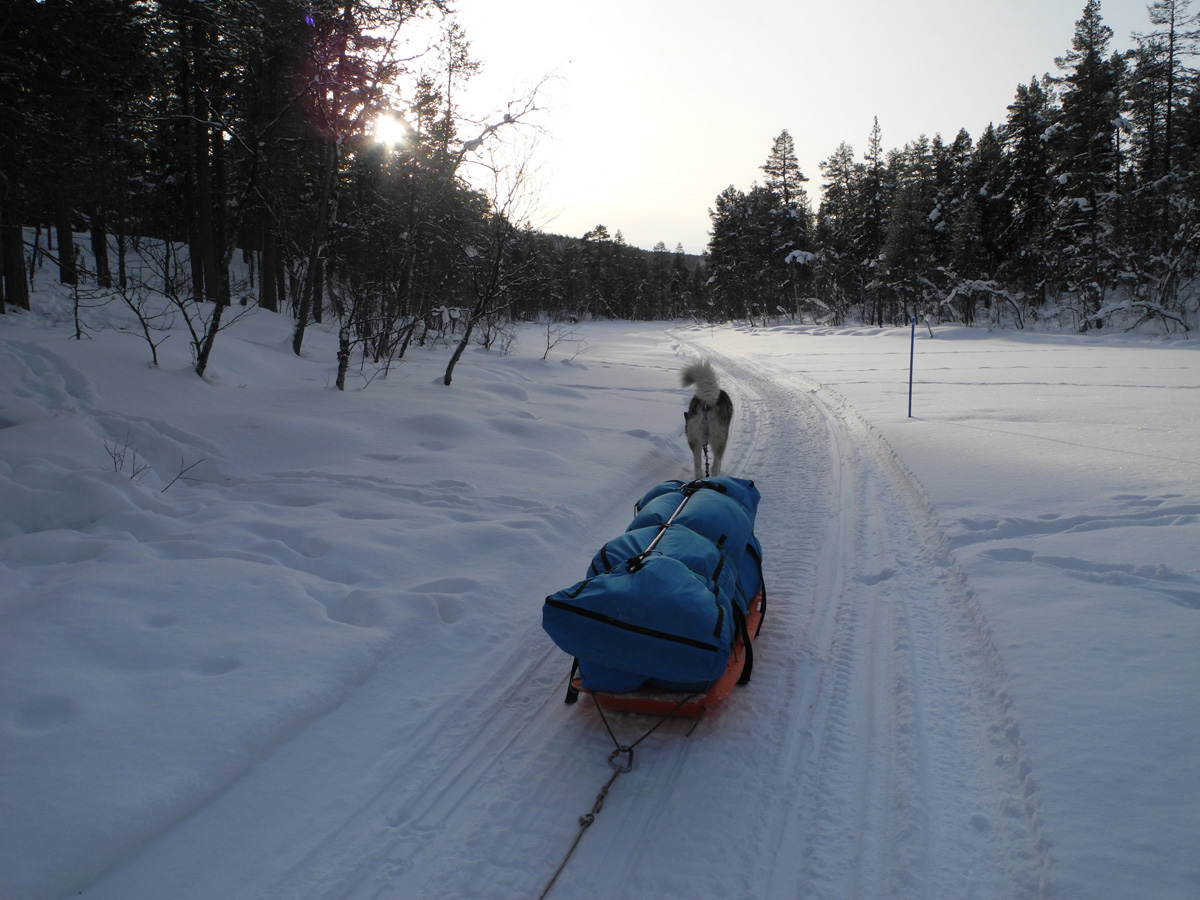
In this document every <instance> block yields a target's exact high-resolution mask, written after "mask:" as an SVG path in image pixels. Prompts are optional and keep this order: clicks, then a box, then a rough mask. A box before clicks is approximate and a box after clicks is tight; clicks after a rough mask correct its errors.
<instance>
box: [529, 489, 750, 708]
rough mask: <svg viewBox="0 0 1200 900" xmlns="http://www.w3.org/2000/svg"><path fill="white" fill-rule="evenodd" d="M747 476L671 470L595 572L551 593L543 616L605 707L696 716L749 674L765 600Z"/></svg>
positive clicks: (581, 680)
mask: <svg viewBox="0 0 1200 900" xmlns="http://www.w3.org/2000/svg"><path fill="white" fill-rule="evenodd" d="M758 500H759V492H758V490H757V488H755V486H754V483H753V482H752V481H747V480H744V479H739V478H729V477H721V478H709V479H702V480H699V481H692V482H681V481H667V482H663V483H662V484H659V485H657V486H655V487H654V488H652V489H651V490H650V491H649V492H647V494H646V495H645V496H644V497H642V499H641V500H640V501H639V502H638V503H637V504H636V506H635V511H636V515H635V516H634V519H633V521H632V522H631V523H630V525H629V527H628V528H627V529H626V531H625V533H624V534H622V535H620V536H619V537H617V538H615V539H614V540H612V541H609V542H608V543H607V544H605V545H604V546H603V547H602V548H600V551H599V552H598V553H597V554H596V556H595V558H594V559H593V560H592V564H591V566H590V568H589V569H588V577H587V578H585V579H584V580H583V581H581V582H579V583H578V584H576V585H574V586H572V587H570V588H566V589H564V590H562V591H558V592H557V593H555V594H551V595H550V596H549V597H547V598H546V602H545V604H544V606H543V608H542V627H543V628H545V630H546V632H547V633H548V634H549V635H550V637H551V638H552V639H553V640H554V642H555V643H556V644H558V646H559V647H560V648H561V649H563V650H565V651H566V652H567V653H569V654H571V655H572V656H574V657H575V663H574V664H573V666H572V669H571V675H570V678H569V682H570V687H569V688H568V692H567V702H568V703H570V702H574V700H575V699H576V698H577V697H578V694H579V692H580V691H584V692H586V693H590V694H592V695H593V697H594V698H595V699H596V702H597V703H599V704H600V705H601V706H602V707H604V708H605V709H614V710H626V711H632V712H645V713H654V714H659V715H674V716H690V717H695V716H698V715H700V714H701V712H702V711H703V710H704V709H705V708H706V707H708V706H711V705H713V704H715V703H718V702H720V701H721V700H723V699H725V698H726V697H728V696H729V694H730V692H731V691H732V689H733V685H734V684H739V683H740V684H745V683H747V682H748V681H749V680H750V674H751V670H752V667H753V658H754V657H753V641H754V638H755V637H756V636H757V634H758V630H759V628H760V627H761V624H762V618H763V615H764V613H765V611H766V592H765V589H764V587H763V582H762V549H761V546H760V544H759V542H758V540H757V538H755V536H754V517H755V514H756V512H757V510H758Z"/></svg>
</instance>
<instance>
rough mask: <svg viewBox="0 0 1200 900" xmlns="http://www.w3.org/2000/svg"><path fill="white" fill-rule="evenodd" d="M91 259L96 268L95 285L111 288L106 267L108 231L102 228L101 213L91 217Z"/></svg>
mask: <svg viewBox="0 0 1200 900" xmlns="http://www.w3.org/2000/svg"><path fill="white" fill-rule="evenodd" d="M92 257H93V259H94V261H95V266H96V284H98V285H100V287H103V288H110V287H112V271H111V270H110V269H109V266H108V229H107V228H105V226H104V216H103V214H101V213H95V214H94V215H93V216H92Z"/></svg>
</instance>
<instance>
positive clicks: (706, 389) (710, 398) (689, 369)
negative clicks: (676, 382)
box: [679, 359, 721, 406]
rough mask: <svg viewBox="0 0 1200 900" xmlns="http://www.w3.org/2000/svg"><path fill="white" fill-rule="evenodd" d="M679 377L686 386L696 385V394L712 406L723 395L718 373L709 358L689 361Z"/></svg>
mask: <svg viewBox="0 0 1200 900" xmlns="http://www.w3.org/2000/svg"><path fill="white" fill-rule="evenodd" d="M679 379H680V381H682V382H683V386H684V387H691V386H692V385H693V384H694V385H695V386H696V396H697V397H699V398H700V401H701V402H702V403H707V404H708V405H709V406H712V405H713V404H715V403H716V402H717V399H718V398H719V397H720V396H721V385H720V384H718V383H717V373H716V372H714V371H713V367H712V364H711V363H709V361H708V360H707V359H702V360H700V361H699V362H693V363H688V364H687V365H686V366H684V367H683V371H682V372H680V373H679Z"/></svg>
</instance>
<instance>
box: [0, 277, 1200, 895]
mask: <svg viewBox="0 0 1200 900" xmlns="http://www.w3.org/2000/svg"><path fill="white" fill-rule="evenodd" d="M35 302H36V303H37V305H38V308H39V310H41V311H42V312H39V313H35V314H33V315H29V314H15V313H14V314H10V315H8V316H6V317H3V318H0V568H2V575H0V622H2V627H0V897H3V898H4V900H31V898H36V900H52V898H60V897H67V896H81V897H84V898H89V900H162V898H171V900H213V898H222V900H242V898H245V900H252V898H263V900H274V898H282V897H294V898H329V900H366V898H383V897H386V898H447V900H450V898H456V900H463V898H488V900H493V898H494V900H508V898H530V897H537V896H538V895H539V893H540V892H541V891H542V889H543V888H544V887H545V885H546V884H547V882H548V881H549V879H550V877H551V876H552V875H553V873H554V871H555V869H556V868H557V867H558V865H559V863H560V862H561V861H562V859H563V858H564V856H565V854H566V852H567V850H568V848H569V847H570V845H571V843H572V841H573V840H574V839H575V836H576V835H577V833H578V830H579V825H578V817H579V816H580V815H581V814H583V813H585V812H587V811H589V810H590V809H591V808H592V806H593V804H594V802H595V798H596V794H597V791H598V790H599V789H600V787H601V786H602V785H603V784H604V783H605V782H606V781H607V780H608V779H609V777H610V769H609V767H608V765H607V763H606V756H607V753H608V750H609V749H610V748H611V745H612V742H611V739H610V738H609V737H608V735H607V734H606V733H605V731H604V728H603V725H602V724H601V723H600V721H599V719H598V718H597V716H596V713H595V711H594V709H592V708H591V707H590V706H589V705H588V704H586V703H580V704H578V705H577V706H574V707H568V706H564V705H563V703H562V689H563V687H564V681H565V677H566V674H567V669H568V664H569V660H568V659H567V658H566V657H565V655H564V654H562V653H561V652H560V651H559V650H558V649H557V648H556V647H554V646H553V644H552V643H551V642H550V641H549V639H548V638H547V637H546V636H545V634H544V633H543V632H542V630H541V628H540V613H541V604H542V600H543V598H544V596H545V595H546V594H548V593H550V592H552V591H554V590H557V589H559V588H561V587H564V586H567V585H568V584H571V583H573V582H574V581H576V580H578V579H579V578H580V577H582V576H583V573H584V570H585V568H586V566H587V564H588V561H589V560H590V558H591V555H592V553H593V552H594V551H595V550H596V549H597V547H598V546H599V545H600V544H601V543H603V542H604V541H605V540H607V539H609V538H611V537H613V536H615V535H616V534H617V533H619V532H620V531H622V530H623V529H624V527H625V525H626V524H627V522H628V520H629V518H630V517H631V515H632V503H633V501H634V500H635V499H637V498H638V497H639V496H641V494H642V493H644V491H645V490H646V489H647V488H648V487H650V486H651V485H653V484H654V483H656V482H658V481H661V480H664V479H667V478H681V477H688V472H689V468H690V454H689V453H688V452H687V448H686V446H685V443H684V440H683V437H682V424H683V419H682V416H681V411H682V408H683V406H684V404H685V402H686V398H687V393H686V392H685V391H683V390H681V389H680V388H679V387H678V383H677V374H676V373H677V370H678V368H679V367H680V365H681V363H682V361H683V360H684V359H685V358H688V357H692V356H701V355H703V356H708V357H709V358H711V359H712V360H713V362H714V364H715V365H716V367H717V368H718V370H719V371H720V373H721V375H722V378H723V381H724V386H725V387H726V388H727V389H728V390H729V392H730V393H731V394H732V395H733V396H734V399H735V403H736V404H737V406H738V414H737V420H736V429H735V438H734V441H733V444H732V446H731V450H730V453H729V470H730V474H735V475H740V476H743V477H750V478H754V479H755V480H756V482H757V484H758V486H759V488H760V489H761V491H762V495H763V500H762V505H761V507H760V511H759V517H758V525H757V533H758V536H759V538H760V539H761V541H762V543H763V546H764V553H765V562H766V580H767V584H768V588H769V600H770V607H769V610H768V617H767V620H766V623H765V625H764V628H763V631H762V635H761V638H760V642H759V643H758V644H757V645H756V666H755V677H754V681H753V682H752V683H751V684H750V685H749V686H747V687H745V688H742V689H739V690H738V691H737V692H736V693H735V694H734V696H733V697H731V698H730V700H729V701H728V702H727V704H726V705H725V706H724V707H723V708H721V709H719V710H717V711H716V712H715V713H713V714H710V715H709V716H708V717H707V718H706V719H704V720H703V721H702V722H701V724H700V726H699V727H698V729H697V730H696V731H695V732H694V733H693V734H692V735H691V736H690V737H689V736H686V734H685V733H686V728H685V726H683V725H682V723H668V724H667V725H665V726H664V727H662V728H661V729H659V730H658V731H657V732H655V733H654V735H652V736H651V737H650V738H648V739H647V740H646V741H645V742H644V743H642V744H641V745H640V746H639V747H638V751H637V761H636V765H635V768H634V770H633V771H632V772H630V773H629V774H627V775H623V776H621V777H620V778H618V780H617V781H616V783H615V784H614V785H613V788H612V790H611V792H610V793H609V795H608V797H607V798H606V800H605V803H604V807H603V810H602V811H601V812H600V814H599V815H598V816H597V817H596V820H595V824H594V825H593V826H592V827H591V828H590V829H589V830H588V831H587V833H586V834H585V835H584V837H583V839H582V841H580V844H579V847H578V849H577V850H576V851H575V853H574V855H573V856H572V858H571V860H570V862H569V863H568V864H567V866H566V867H565V869H564V870H563V872H562V875H561V876H560V877H559V879H558V881H557V883H556V884H555V885H554V887H553V889H552V891H551V892H550V895H549V896H550V897H553V898H560V900H569V898H591V897H601V896H604V897H614V898H615V897H620V898H656V900H685V898H686V900H694V898H708V897H722V898H724V897H729V898H754V900H760V898H830V900H834V898H837V900H844V898H852V897H859V898H864V900H866V898H882V897H897V898H945V900H963V898H992V900H1008V898H1019V897H1062V898H1086V900H1105V898H1111V900H1128V898H1132V897H1138V898H1159V900H1176V898H1178V900H1184V898H1188V900H1191V898H1195V896H1196V895H1197V891H1198V890H1200V859H1198V855H1197V850H1196V848H1197V846H1200V778H1198V777H1197V772H1198V771H1200V662H1198V661H1200V654H1198V653H1197V651H1198V650H1200V640H1198V638H1200V554H1197V549H1198V548H1200V353H1198V351H1200V342H1197V341H1182V340H1170V341H1165V340H1158V339H1154V338H1149V337H1128V338H1123V337H1087V338H1083V337H1079V336H1075V335H1070V336H1052V335H1045V334H1030V333H1018V334H1012V333H999V332H996V333H990V334H989V333H987V332H986V331H983V330H969V329H960V328H949V327H946V328H941V329H936V330H935V337H933V338H930V336H929V334H928V332H918V335H917V343H916V389H915V397H914V405H913V416H912V417H911V418H909V417H908V415H907V402H908V401H907V368H908V359H909V337H910V336H909V332H907V331H906V330H903V329H900V330H895V329H884V330H881V329H852V328H843V329H819V328H802V327H776V328H767V329H757V330H751V329H738V328H716V329H712V328H695V327H688V326H682V327H674V328H671V327H669V326H666V325H653V324H630V323H605V324H586V325H580V326H578V327H577V328H576V331H577V334H578V336H579V337H581V338H584V339H585V340H586V342H587V344H588V345H589V349H587V350H586V352H583V353H581V354H580V355H578V356H576V357H574V358H569V357H570V356H571V354H572V353H573V352H574V350H575V348H574V347H573V346H569V345H560V346H559V347H556V348H554V349H553V350H551V352H550V354H549V359H548V360H542V359H541V357H542V354H543V352H544V351H545V339H544V335H539V333H538V332H537V330H536V329H533V328H531V329H528V330H526V331H525V332H524V333H523V334H522V336H521V339H520V342H519V343H518V345H517V347H516V349H515V351H514V352H513V353H511V354H509V355H506V356H501V355H499V354H497V353H486V352H482V351H478V352H471V353H469V354H468V355H467V356H466V357H465V358H464V360H463V363H462V364H461V365H460V367H459V368H458V370H457V372H456V377H455V381H454V384H453V386H452V387H450V388H446V387H444V386H443V385H442V384H441V374H442V371H443V369H444V367H445V363H446V360H447V357H448V354H449V351H448V349H447V348H445V347H437V348H419V347H414V348H412V350H411V351H410V353H409V356H408V358H407V359H406V360H405V361H404V362H403V363H401V364H399V365H397V366H396V367H395V368H393V370H392V371H391V372H390V374H388V375H387V376H386V377H383V376H380V377H376V378H374V379H373V380H370V382H369V384H368V383H367V379H366V378H360V379H358V380H356V381H352V383H351V385H350V389H349V390H347V391H346V392H345V393H340V392H338V391H336V390H334V389H333V388H332V381H333V365H334V339H333V337H332V335H330V334H328V333H326V332H325V331H322V330H320V329H313V330H311V331H310V333H309V336H308V338H307V344H306V349H305V353H304V355H303V357H300V358H297V357H295V356H294V355H293V354H292V353H291V351H290V347H289V345H288V339H289V336H290V328H289V324H288V321H287V320H286V319H284V318H281V317H277V316H274V315H271V314H268V313H262V312H260V313H258V314H256V315H253V316H250V317H247V318H244V319H242V320H240V321H238V322H237V323H236V324H234V325H233V326H232V327H231V328H230V329H229V330H228V331H225V332H223V333H222V334H221V335H220V336H219V337H218V339H217V343H216V348H215V350H214V354H213V358H212V362H211V364H210V371H209V375H208V377H207V379H206V380H200V379H198V378H197V377H196V376H195V375H194V374H193V373H192V372H191V370H190V368H189V365H188V363H189V360H188V353H187V346H186V343H187V342H186V339H185V338H184V337H183V336H182V335H176V336H173V337H172V339H171V340H168V341H167V342H166V343H165V344H163V345H162V347H160V351H159V352H160V355H161V358H162V365H161V366H160V367H159V368H157V369H153V368H150V367H149V366H148V365H147V356H148V353H147V348H146V346H145V344H144V343H142V342H140V341H139V339H138V338H135V337H131V336H128V335H123V334H119V333H117V332H115V331H111V330H109V331H98V332H95V333H93V334H92V335H91V337H90V338H89V339H87V340H84V341H74V340H71V339H70V338H71V335H72V328H71V327H70V325H69V323H68V321H67V318H68V317H67V315H66V309H65V308H64V307H59V306H54V305H53V303H52V301H51V298H50V295H49V293H48V292H45V291H43V292H41V293H39V295H37V296H36V297H35ZM49 308H53V309H54V312H53V313H51V314H47V313H46V310H47V309H49ZM92 315H97V314H96V313H92ZM105 315H107V313H105ZM189 467H190V468H189ZM184 469H186V470H187V471H186V472H185V473H184V476H183V477H182V478H180V479H178V480H175V481H174V483H173V484H172V483H171V482H172V481H173V479H176V476H177V475H179V474H180V472H181V470H184ZM615 727H616V728H617V729H618V730H619V731H621V732H622V735H621V736H622V737H630V736H633V735H634V734H635V733H640V731H643V730H645V728H646V727H647V723H646V722H645V720H643V719H639V718H637V717H625V718H620V719H618V721H617V722H616V723H615Z"/></svg>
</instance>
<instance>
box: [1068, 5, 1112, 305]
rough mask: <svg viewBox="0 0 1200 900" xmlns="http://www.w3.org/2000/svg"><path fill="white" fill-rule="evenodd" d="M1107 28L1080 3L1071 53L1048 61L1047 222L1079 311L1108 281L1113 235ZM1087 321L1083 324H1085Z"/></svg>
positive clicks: (1096, 10)
mask: <svg viewBox="0 0 1200 900" xmlns="http://www.w3.org/2000/svg"><path fill="white" fill-rule="evenodd" d="M1111 39H1112V29H1111V28H1109V27H1108V26H1107V25H1105V24H1104V23H1103V21H1102V19H1101V16H1100V0H1088V2H1087V5H1086V6H1085V7H1084V10H1083V16H1082V17H1081V18H1080V19H1079V21H1078V22H1076V23H1075V35H1074V38H1073V39H1072V42H1071V47H1072V49H1071V51H1070V52H1069V53H1068V54H1067V55H1066V56H1064V57H1060V58H1059V59H1057V60H1056V63H1057V65H1058V67H1059V68H1060V69H1062V70H1063V71H1065V72H1066V75H1065V76H1064V77H1063V78H1062V81H1063V84H1064V87H1063V92H1062V110H1061V117H1060V121H1059V124H1060V126H1061V127H1060V128H1059V130H1058V131H1057V133H1056V134H1055V139H1054V141H1053V143H1052V152H1053V155H1054V166H1055V174H1056V175H1057V180H1058V183H1059V185H1060V186H1061V190H1060V191H1059V192H1058V209H1057V217H1056V222H1055V229H1056V231H1057V241H1056V243H1057V247H1056V249H1057V250H1058V252H1059V253H1060V254H1061V259H1062V262H1063V266H1062V271H1061V277H1062V278H1063V282H1064V286H1065V287H1066V288H1067V290H1068V291H1070V292H1071V293H1073V294H1076V295H1078V296H1079V297H1080V298H1081V299H1082V300H1083V301H1084V312H1085V314H1094V313H1096V312H1097V311H1099V309H1100V305H1101V302H1102V301H1103V298H1104V295H1105V292H1106V290H1107V289H1108V288H1109V287H1110V286H1111V285H1112V283H1113V281H1114V279H1115V268H1116V266H1115V262H1116V257H1115V255H1114V253H1113V247H1112V245H1111V242H1110V241H1109V240H1108V236H1109V235H1110V234H1111V233H1112V232H1113V231H1114V229H1115V227H1116V225H1115V221H1114V218H1115V209H1114V200H1115V199H1116V191H1117V182H1118V176H1119V171H1120V157H1119V154H1118V152H1117V122H1118V117H1119V113H1120V109H1121V96H1120V83H1119V77H1118V74H1119V73H1118V68H1117V63H1116V62H1115V61H1114V60H1112V59H1109V58H1108V57H1107V52H1108V44H1109V41H1110V40H1111ZM1087 323H1088V319H1086V318H1085V319H1084V327H1086V325H1087Z"/></svg>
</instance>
